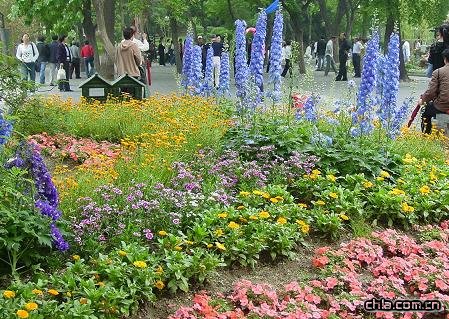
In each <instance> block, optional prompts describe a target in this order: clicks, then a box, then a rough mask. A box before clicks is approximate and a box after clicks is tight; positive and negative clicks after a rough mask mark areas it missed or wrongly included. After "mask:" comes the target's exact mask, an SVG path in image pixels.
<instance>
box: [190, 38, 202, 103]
mask: <svg viewBox="0 0 449 319" xmlns="http://www.w3.org/2000/svg"><path fill="white" fill-rule="evenodd" d="M202 58H203V52H202V50H201V47H200V46H198V45H195V46H193V48H192V59H191V63H192V65H191V66H190V70H191V80H190V82H191V87H192V91H191V94H194V95H198V94H200V93H201V88H202V86H203V70H202V69H203V63H202Z"/></svg>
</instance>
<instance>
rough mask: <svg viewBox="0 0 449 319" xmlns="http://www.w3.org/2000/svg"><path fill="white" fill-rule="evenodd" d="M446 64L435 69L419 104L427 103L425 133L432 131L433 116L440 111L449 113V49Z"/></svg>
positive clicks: (445, 55)
mask: <svg viewBox="0 0 449 319" xmlns="http://www.w3.org/2000/svg"><path fill="white" fill-rule="evenodd" d="M441 55H442V56H443V60H444V66H443V67H441V68H439V69H437V70H435V71H433V73H432V79H431V80H430V83H429V88H428V89H427V91H426V92H425V93H424V94H423V95H421V99H420V100H419V102H418V103H419V105H423V104H425V111H424V113H423V115H422V124H421V129H422V131H423V132H424V133H426V134H430V133H431V132H432V118H435V116H436V114H438V113H449V49H445V50H444V51H443V52H442V53H441Z"/></svg>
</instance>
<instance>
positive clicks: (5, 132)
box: [0, 113, 12, 147]
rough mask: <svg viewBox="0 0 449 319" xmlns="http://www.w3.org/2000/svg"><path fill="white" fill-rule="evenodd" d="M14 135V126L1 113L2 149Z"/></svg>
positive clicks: (0, 141) (0, 139)
mask: <svg viewBox="0 0 449 319" xmlns="http://www.w3.org/2000/svg"><path fill="white" fill-rule="evenodd" d="M11 134H12V124H11V122H9V121H8V120H6V119H4V118H3V115H2V114H1V113H0V147H1V146H2V145H4V144H6V142H7V141H8V138H9V137H11Z"/></svg>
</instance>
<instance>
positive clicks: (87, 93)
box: [80, 73, 112, 102]
mask: <svg viewBox="0 0 449 319" xmlns="http://www.w3.org/2000/svg"><path fill="white" fill-rule="evenodd" d="M80 88H81V94H82V96H83V97H85V98H87V99H95V100H100V101H102V102H104V101H106V100H107V98H108V95H109V94H112V85H111V84H110V83H109V82H108V81H106V80H105V79H104V78H102V77H101V76H100V75H99V74H98V73H95V74H94V75H92V76H91V77H90V78H88V79H87V80H86V81H84V82H83V83H81V85H80Z"/></svg>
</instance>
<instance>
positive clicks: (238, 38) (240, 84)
mask: <svg viewBox="0 0 449 319" xmlns="http://www.w3.org/2000/svg"><path fill="white" fill-rule="evenodd" d="M235 26H236V29H235V86H236V89H237V90H236V95H237V98H239V105H238V109H239V110H242V109H243V108H244V107H246V100H247V98H248V88H247V86H248V72H249V71H248V62H247V54H246V37H245V29H246V22H245V21H243V20H237V21H235Z"/></svg>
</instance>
